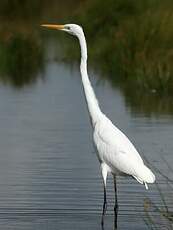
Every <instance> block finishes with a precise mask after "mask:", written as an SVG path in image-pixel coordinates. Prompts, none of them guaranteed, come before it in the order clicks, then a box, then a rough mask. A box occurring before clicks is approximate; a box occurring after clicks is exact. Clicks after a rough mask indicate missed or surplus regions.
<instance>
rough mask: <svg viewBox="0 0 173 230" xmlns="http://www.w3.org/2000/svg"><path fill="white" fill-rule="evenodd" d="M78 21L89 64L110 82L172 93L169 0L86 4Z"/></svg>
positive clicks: (172, 14) (172, 4) (172, 23)
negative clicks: (83, 34)
mask: <svg viewBox="0 0 173 230" xmlns="http://www.w3.org/2000/svg"><path fill="white" fill-rule="evenodd" d="M74 20H76V21H77V22H80V23H81V24H82V25H83V26H84V28H85V31H86V35H87V38H88V44H89V57H90V58H91V62H92V63H94V66H95V67H96V68H98V69H99V70H101V71H102V73H106V75H109V77H110V80H111V81H114V82H119V83H120V84H121V86H122V87H126V85H127V86H128V85H129V83H130V87H131V88H133V87H134V88H137V87H138V89H142V90H145V91H147V92H149V91H150V92H155V93H158V94H163V95H168V94H169V95H170V94H172V92H173V65H172V61H173V2H172V1H171V0H165V1H161V0H141V1H137V0H107V1H104V0H87V1H85V2H82V3H81V4H80V6H79V8H78V10H77V11H76V12H75V16H74ZM71 53H72V54H73V52H71ZM97 63H98V64H99V66H98V67H97Z"/></svg>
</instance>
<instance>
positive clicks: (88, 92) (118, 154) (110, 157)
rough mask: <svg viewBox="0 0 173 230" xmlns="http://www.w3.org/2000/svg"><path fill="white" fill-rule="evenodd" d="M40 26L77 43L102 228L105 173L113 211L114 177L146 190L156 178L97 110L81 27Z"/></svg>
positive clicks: (132, 148)
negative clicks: (101, 188) (100, 183)
mask: <svg viewBox="0 0 173 230" xmlns="http://www.w3.org/2000/svg"><path fill="white" fill-rule="evenodd" d="M41 26H43V27H47V28H50V29H56V30H62V31H65V32H67V33H69V34H71V35H74V36H76V37H77V38H78V40H79V43H80V49H81V63H80V72H81V78H82V83H83V89H84V94H85V97H86V103H87V107H88V111H89V115H90V118H91V124H92V127H93V140H94V144H95V146H96V149H97V156H98V159H99V162H100V167H101V175H102V178H103V185H104V203H103V212H102V225H103V223H104V216H105V213H106V209H107V200H106V179H107V176H108V174H112V175H113V178H114V188H115V210H117V208H118V203H117V188H116V176H117V175H123V176H127V175H129V176H132V177H133V178H134V179H136V180H137V181H138V182H139V183H140V184H143V185H145V188H146V189H148V185H147V184H148V183H154V181H155V175H154V174H153V173H152V171H151V170H150V169H149V168H148V167H147V166H146V165H145V164H144V162H143V160H142V158H141V156H140V155H139V153H138V151H137V150H136V148H135V147H134V145H133V144H132V142H131V141H130V140H129V139H128V137H127V136H126V135H125V134H124V133H123V132H122V131H121V130H119V129H118V128H117V127H116V126H115V125H114V124H113V123H112V122H111V120H110V119H109V118H108V117H107V116H106V115H105V114H104V113H103V112H102V111H101V109H100V106H99V103H98V100H97V98H96V96H95V93H94V90H93V88H92V86H91V83H90V80H89V77H88V73H87V43H86V39H85V35H84V32H83V29H82V27H81V26H79V25H76V24H65V25H55V24H43V25H41Z"/></svg>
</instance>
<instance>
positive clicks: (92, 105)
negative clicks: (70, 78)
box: [78, 34, 102, 126]
mask: <svg viewBox="0 0 173 230" xmlns="http://www.w3.org/2000/svg"><path fill="white" fill-rule="evenodd" d="M78 39H79V43H80V48H81V64H80V71H81V77H82V83H83V88H84V93H85V97H86V102H87V105H88V111H89V114H90V117H91V120H92V124H93V126H94V125H95V123H96V122H97V121H98V120H99V119H100V117H101V116H102V112H101V110H100V107H99V104H98V101H97V98H96V96H95V93H94V90H93V88H92V86H91V82H90V80H89V78H88V73H87V45H86V40H85V36H84V34H80V36H78Z"/></svg>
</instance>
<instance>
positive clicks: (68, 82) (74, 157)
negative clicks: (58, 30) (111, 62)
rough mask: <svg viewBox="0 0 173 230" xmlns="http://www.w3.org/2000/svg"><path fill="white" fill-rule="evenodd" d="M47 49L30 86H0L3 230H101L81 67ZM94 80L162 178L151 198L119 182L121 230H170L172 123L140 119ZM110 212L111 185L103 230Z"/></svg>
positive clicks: (104, 102)
mask: <svg viewBox="0 0 173 230" xmlns="http://www.w3.org/2000/svg"><path fill="white" fill-rule="evenodd" d="M47 47H49V48H50V49H49V51H48V52H47V54H45V56H46V58H45V61H44V65H45V67H44V71H43V72H42V73H38V74H37V75H39V77H37V78H36V79H37V80H35V82H34V83H33V84H31V85H27V86H25V87H20V88H16V87H13V86H10V85H9V84H6V85H4V84H1V85H0V127H1V128H0V229H3V230H7V229H12V230H20V229H22V230H31V229H33V230H35V229H37V230H39V229H41V230H47V229H49V230H51V229H53V230H54V229H58V230H59V229H61V230H68V229H73V230H91V229H93V230H97V229H101V226H100V217H101V209H102V202H103V187H102V180H101V176H100V169H99V163H98V160H97V158H96V155H95V152H94V148H93V145H92V130H91V126H90V123H89V117H88V113H87V109H86V104H85V100H84V96H83V91H82V85H81V79H80V74H79V67H78V66H74V67H73V68H72V67H71V66H70V65H67V64H63V63H62V62H56V61H54V43H52V42H50V43H47ZM90 75H91V76H92V77H91V80H92V84H93V87H94V89H95V91H96V94H97V97H98V99H99V101H100V105H101V108H102V109H103V111H105V113H106V114H107V115H108V116H109V117H110V118H111V119H112V121H113V122H114V123H115V124H116V125H117V126H118V127H119V128H120V129H121V130H123V131H124V132H125V133H126V134H127V135H128V136H129V137H130V139H131V140H132V141H133V142H134V143H135V145H136V147H137V149H138V150H139V152H140V153H141V155H142V156H143V157H145V158H146V159H147V161H149V162H150V164H151V166H150V167H151V168H152V167H153V168H154V169H153V171H154V172H155V174H156V178H157V184H158V185H149V190H148V191H146V190H145V187H144V186H143V185H140V184H139V183H137V182H136V181H135V180H133V179H131V178H118V181H117V186H118V202H119V212H118V229H127V230H130V229H131V230H132V229H133V230H134V229H136V230H137V229H172V224H171V222H172V214H171V211H173V199H172V198H173V196H172V187H173V185H172V181H171V180H173V170H172V168H171V167H172V165H173V156H172V154H173V153H172V149H173V141H172V136H173V117H172V115H171V114H169V113H168V114H165V113H164V114H159V113H157V114H154V115H150V116H147V115H145V113H141V112H140V113H138V111H136V110H133V109H131V107H130V106H129V104H128V103H126V100H125V98H124V96H123V94H122V92H121V91H120V90H118V89H116V88H112V86H111V85H110V83H109V82H107V81H105V82H104V83H102V82H101V83H100V84H99V79H100V78H99V76H97V75H96V74H95V73H94V72H92V70H91V71H90ZM149 103H150V100H148V104H149ZM158 111H159V110H158ZM115 141H116V140H115ZM161 174H163V175H161ZM167 177H168V178H167ZM113 205H114V192H113V183H112V178H111V177H110V178H109V179H108V212H107V216H106V218H105V230H107V229H114V212H113Z"/></svg>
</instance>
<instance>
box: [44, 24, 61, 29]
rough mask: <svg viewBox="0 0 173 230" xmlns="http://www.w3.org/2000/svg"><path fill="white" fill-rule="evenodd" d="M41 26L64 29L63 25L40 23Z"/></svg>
mask: <svg viewBox="0 0 173 230" xmlns="http://www.w3.org/2000/svg"><path fill="white" fill-rule="evenodd" d="M41 26H43V27H46V28H49V29H55V30H62V29H64V25H56V24H42V25H41Z"/></svg>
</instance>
